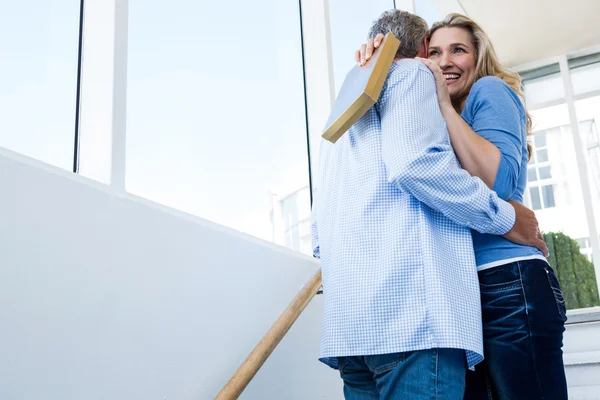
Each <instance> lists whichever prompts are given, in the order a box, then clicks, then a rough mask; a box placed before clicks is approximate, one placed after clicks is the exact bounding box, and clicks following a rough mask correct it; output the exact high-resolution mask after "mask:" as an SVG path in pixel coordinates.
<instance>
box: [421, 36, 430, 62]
mask: <svg viewBox="0 0 600 400" xmlns="http://www.w3.org/2000/svg"><path fill="white" fill-rule="evenodd" d="M428 56H429V36H425V39H423V43H421V48H420V49H419V57H421V58H427V57H428Z"/></svg>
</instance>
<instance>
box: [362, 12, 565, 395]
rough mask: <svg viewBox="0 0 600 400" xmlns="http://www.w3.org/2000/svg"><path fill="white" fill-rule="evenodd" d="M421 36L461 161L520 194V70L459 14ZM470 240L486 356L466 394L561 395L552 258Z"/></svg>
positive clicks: (524, 148) (560, 312)
mask: <svg viewBox="0 0 600 400" xmlns="http://www.w3.org/2000/svg"><path fill="white" fill-rule="evenodd" d="M429 37H430V42H429V51H428V55H429V59H428V60H422V61H423V62H424V63H425V64H427V66H428V67H429V69H430V70H431V71H432V72H433V75H434V77H435V81H436V86H437V92H438V100H439V104H440V109H441V111H442V114H443V116H444V119H445V120H446V123H447V125H448V132H449V134H450V140H451V143H452V146H453V148H454V151H455V153H456V155H457V157H458V159H459V161H460V163H461V165H462V167H463V168H464V169H466V170H467V171H468V172H469V173H470V174H471V175H473V176H478V177H479V178H481V179H482V180H483V181H484V182H485V183H486V184H487V185H488V186H489V187H490V188H492V189H493V190H494V191H496V192H497V194H498V195H499V197H501V198H502V199H504V200H516V201H518V202H522V201H523V192H524V191H525V186H526V183H527V162H528V159H529V153H530V151H531V149H530V147H529V145H528V143H527V135H528V134H530V130H531V119H530V117H529V115H528V113H527V111H526V110H525V107H524V105H523V102H524V100H523V93H522V90H521V82H520V78H519V76H518V75H517V74H515V73H513V72H511V71H509V70H508V69H506V68H504V67H503V66H502V65H501V64H500V63H499V61H498V59H497V57H496V54H495V51H494V49H493V47H492V44H491V43H490V40H489V38H488V36H487V35H486V34H485V32H484V31H483V30H482V29H481V28H480V27H479V26H478V25H477V24H476V23H475V22H474V21H473V20H471V19H469V18H467V17H465V16H463V15H460V14H450V15H448V16H447V17H446V19H445V20H444V21H441V22H438V23H436V24H434V25H433V27H432V28H431V30H430V35H429ZM382 39H383V36H382V35H380V36H378V37H376V38H375V40H369V42H368V43H367V45H363V46H362V48H361V50H359V51H357V54H356V58H357V61H358V60H359V59H361V58H362V59H363V60H364V61H366V60H368V59H369V57H370V55H371V54H372V50H373V48H376V47H377V46H378V45H379V44H380V43H381V41H382ZM363 60H361V61H360V62H359V63H360V64H363ZM473 246H474V249H475V256H476V261H477V270H478V275H479V282H480V289H481V303H482V314H483V333H484V353H485V357H486V361H484V363H482V364H481V365H479V366H478V367H477V368H476V371H475V372H474V373H473V372H469V373H468V374H467V375H468V376H467V389H466V393H465V398H466V399H486V398H494V399H501V400H504V399H506V400H518V399H527V400H535V399H547V400H548V399H566V398H567V385H566V379H565V372H564V366H563V360H562V335H563V332H564V322H565V320H566V308H565V303H564V299H563V297H562V293H561V291H560V286H559V283H558V280H557V278H556V276H555V274H554V272H553V270H552V268H551V267H550V265H549V264H548V263H547V261H546V259H545V258H544V256H543V255H542V253H541V252H540V251H539V250H537V249H535V248H533V247H527V246H521V245H517V244H515V243H512V242H509V241H508V240H506V239H504V238H503V237H500V236H494V235H484V234H480V233H478V232H473ZM491 395H493V397H490V396H491Z"/></svg>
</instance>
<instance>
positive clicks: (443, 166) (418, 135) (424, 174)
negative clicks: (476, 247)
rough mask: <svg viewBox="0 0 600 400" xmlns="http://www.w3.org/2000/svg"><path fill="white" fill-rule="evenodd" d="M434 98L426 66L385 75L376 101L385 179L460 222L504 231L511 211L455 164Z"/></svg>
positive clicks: (509, 223)
mask: <svg viewBox="0 0 600 400" xmlns="http://www.w3.org/2000/svg"><path fill="white" fill-rule="evenodd" d="M436 96H437V94H436V89H435V83H434V79H433V76H432V75H431V73H430V72H429V71H428V70H425V69H421V68H419V69H417V68H403V69H401V68H396V69H395V70H393V71H392V72H391V73H390V75H389V76H388V80H387V82H386V85H385V87H384V90H383V92H382V95H381V99H380V101H379V102H378V103H377V107H378V111H379V115H380V118H381V129H382V133H381V134H382V152H383V160H384V163H385V165H386V169H387V175H388V181H389V182H390V183H392V184H394V185H396V186H397V187H398V188H399V189H400V190H403V191H406V192H408V193H410V194H411V195H413V196H414V197H415V198H417V199H418V200H419V201H421V202H423V203H425V204H426V205H428V206H429V207H431V208H433V209H436V210H438V211H440V212H441V213H442V214H444V215H445V216H447V217H448V218H450V219H451V220H453V221H454V222H456V223H457V224H459V225H465V226H468V227H469V228H471V229H474V230H476V231H479V232H481V233H490V234H495V235H503V234H505V233H507V232H508V231H510V230H511V228H512V227H513V225H514V223H515V209H514V208H513V207H512V206H511V205H510V204H508V203H506V202H505V201H503V200H501V199H499V198H498V196H497V195H496V193H494V192H493V191H492V190H490V189H489V188H488V187H487V186H486V185H485V184H484V183H483V181H481V179H479V178H476V177H472V176H470V175H469V173H468V172H467V171H465V170H463V169H461V168H460V165H459V163H458V161H457V159H456V155H455V154H454V151H453V150H452V147H451V146H450V141H449V139H448V134H447V131H446V126H445V123H444V120H443V117H442V114H441V112H440V109H439V106H438V103H437V97H436Z"/></svg>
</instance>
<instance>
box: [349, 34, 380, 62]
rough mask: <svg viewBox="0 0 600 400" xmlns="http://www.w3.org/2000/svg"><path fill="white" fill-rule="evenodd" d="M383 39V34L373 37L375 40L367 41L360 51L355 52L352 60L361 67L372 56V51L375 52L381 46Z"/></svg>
mask: <svg viewBox="0 0 600 400" xmlns="http://www.w3.org/2000/svg"><path fill="white" fill-rule="evenodd" d="M383 38H384V36H383V34H381V33H379V34H378V35H377V36H375V39H373V38H369V39H367V43H365V44H363V45H362V46H360V50H356V53H354V60H355V61H356V62H357V63H358V65H360V66H361V67H362V66H363V65H365V64H366V63H367V61H369V59H370V58H371V56H372V55H373V51H375V49H376V48H378V47H379V46H380V45H381V42H383Z"/></svg>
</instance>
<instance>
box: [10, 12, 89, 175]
mask: <svg viewBox="0 0 600 400" xmlns="http://www.w3.org/2000/svg"><path fill="white" fill-rule="evenodd" d="M79 3H80V2H79V1H77V0H57V1H52V2H49V1H41V0H38V1H33V2H21V1H7V2H3V5H2V11H1V12H0V51H1V52H2V61H1V62H0V88H2V89H1V91H0V146H2V147H5V148H8V149H10V150H13V151H16V152H19V153H22V154H25V155H27V156H29V157H33V158H37V159H39V160H41V161H44V162H46V163H49V164H52V165H55V166H58V167H60V168H64V169H67V170H71V169H72V168H73V153H74V139H75V103H76V94H77V69H78V68H77V65H78V51H77V49H78V44H79Z"/></svg>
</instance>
